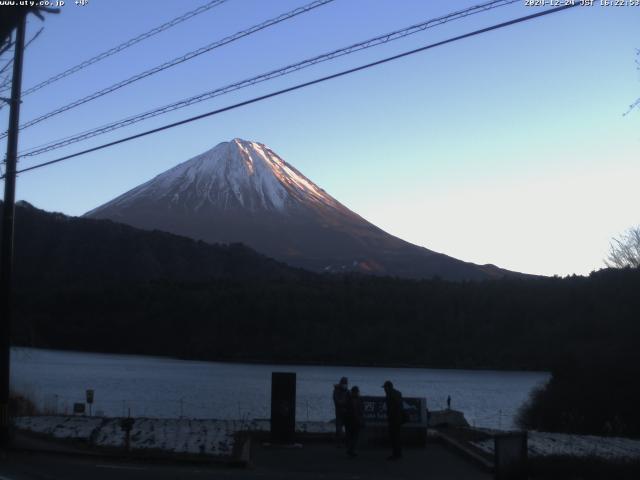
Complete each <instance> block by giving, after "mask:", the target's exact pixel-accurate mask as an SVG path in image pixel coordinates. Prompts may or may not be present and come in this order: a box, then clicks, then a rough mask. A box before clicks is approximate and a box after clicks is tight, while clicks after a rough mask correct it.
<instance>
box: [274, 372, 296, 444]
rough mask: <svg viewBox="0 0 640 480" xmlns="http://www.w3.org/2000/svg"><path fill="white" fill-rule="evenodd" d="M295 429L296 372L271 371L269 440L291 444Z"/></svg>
mask: <svg viewBox="0 0 640 480" xmlns="http://www.w3.org/2000/svg"><path fill="white" fill-rule="evenodd" d="M295 431H296V374H295V373H284V372H272V373H271V442H272V443H280V444H292V443H293V442H294V440H295Z"/></svg>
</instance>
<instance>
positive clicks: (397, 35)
mask: <svg viewBox="0 0 640 480" xmlns="http://www.w3.org/2000/svg"><path fill="white" fill-rule="evenodd" d="M519 1H520V0H493V1H490V2H487V3H483V4H480V5H476V6H473V7H470V8H467V9H464V10H459V11H456V12H452V13H449V14H447V15H444V16H441V17H437V18H433V19H430V20H427V21H424V22H422V23H418V24H415V25H411V26H409V27H406V28H403V29H400V30H395V31H393V32H389V33H385V34H384V35H379V36H377V37H374V38H371V39H369V40H365V41H362V42H358V43H355V44H353V45H350V46H348V47H344V48H340V49H337V50H333V51H331V52H328V53H324V54H321V55H317V56H315V57H312V58H308V59H306V60H302V61H300V62H297V63H294V64H291V65H287V66H285V67H282V68H279V69H277V70H272V71H270V72H267V73H263V74H260V75H258V76H255V77H252V78H249V79H245V80H242V81H239V82H235V83H232V84H230V85H226V86H224V87H219V88H216V89H214V90H210V91H208V92H204V93H201V94H198V95H195V96H192V97H189V98H186V99H183V100H179V101H177V102H174V103H171V104H168V105H164V106H162V107H159V108H156V109H153V110H150V111H147V112H144V113H140V114H137V115H134V116H132V117H128V118H125V119H123V120H118V121H116V122H112V123H109V124H106V125H102V126H100V127H97V128H93V129H90V130H85V131H83V132H80V133H77V134H74V135H72V136H69V137H65V138H62V139H58V140H54V141H52V142H47V143H46V144H44V145H39V146H37V147H34V148H32V149H29V150H27V151H25V153H21V155H20V158H25V157H31V156H36V155H40V154H42V153H45V152H49V151H52V150H57V149H59V148H62V147H66V146H68V145H71V144H74V143H78V142H80V141H82V140H86V139H88V138H92V137H95V136H98V135H102V134H105V133H108V132H111V131H113V130H117V129H119V128H123V127H127V126H130V125H133V124H135V123H139V122H141V121H144V120H148V119H150V118H153V117H156V116H159V115H162V114H165V113H168V112H172V111H174V110H179V109H181V108H185V107H188V106H191V105H194V104H196V103H200V102H203V101H205V100H210V99H211V98H214V97H218V96H221V95H225V94H227V93H230V92H233V91H236V90H240V89H242V88H246V87H249V86H253V85H255V84H257V83H261V82H264V81H267V80H271V79H273V78H277V77H281V76H284V75H288V74H290V73H293V72H296V71H299V70H302V69H304V68H308V67H311V66H313V65H316V64H319V63H322V62H325V61H328V60H333V59H335V58H338V57H341V56H344V55H349V54H351V53H355V52H357V51H360V50H364V49H368V48H372V47H375V46H377V45H381V44H384V43H388V42H391V41H394V40H398V39H401V38H404V37H407V36H409V35H413V34H416V33H419V32H421V31H424V30H426V29H428V28H433V27H436V26H438V25H442V24H444V23H447V22H450V21H453V20H458V19H461V18H465V17H468V16H470V15H475V14H477V13H481V12H485V11H487V10H491V9H494V8H498V7H503V6H506V5H509V4H512V3H516V2H519Z"/></svg>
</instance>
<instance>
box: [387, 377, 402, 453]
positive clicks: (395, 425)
mask: <svg viewBox="0 0 640 480" xmlns="http://www.w3.org/2000/svg"><path fill="white" fill-rule="evenodd" d="M382 388H384V393H385V395H386V397H387V398H386V403H387V422H388V425H389V441H390V442H391V451H392V453H391V456H390V457H389V458H387V460H398V459H399V458H402V445H401V442H400V429H401V427H402V424H403V423H404V412H403V407H402V393H400V392H399V391H398V390H396V389H395V388H393V383H391V382H390V381H389V380H387V381H386V382H384V385H383V386H382Z"/></svg>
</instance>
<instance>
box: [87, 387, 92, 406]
mask: <svg viewBox="0 0 640 480" xmlns="http://www.w3.org/2000/svg"><path fill="white" fill-rule="evenodd" d="M87 403H89V404H91V403H93V390H87Z"/></svg>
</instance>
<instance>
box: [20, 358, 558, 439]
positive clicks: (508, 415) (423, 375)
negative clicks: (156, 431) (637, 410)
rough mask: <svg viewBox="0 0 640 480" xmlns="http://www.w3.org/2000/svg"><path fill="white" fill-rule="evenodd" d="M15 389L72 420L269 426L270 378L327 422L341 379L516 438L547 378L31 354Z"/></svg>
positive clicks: (304, 412)
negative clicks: (286, 375)
mask: <svg viewBox="0 0 640 480" xmlns="http://www.w3.org/2000/svg"><path fill="white" fill-rule="evenodd" d="M11 369H12V370H11V385H12V389H14V390H15V391H18V392H21V393H24V394H26V395H28V396H29V397H30V398H32V399H33V400H34V401H35V402H36V404H37V405H38V406H39V407H40V408H43V409H46V410H48V411H50V412H52V413H53V412H56V413H65V412H66V413H71V412H72V409H73V404H74V403H75V402H84V400H85V391H86V390H87V389H93V390H94V392H95V398H94V404H93V413H96V414H104V415H106V416H123V415H128V414H129V413H130V414H131V415H132V416H145V417H159V418H170V417H180V416H184V417H189V418H218V419H225V418H235V419H241V418H268V417H269V413H270V406H269V403H270V398H271V372H274V371H276V372H295V373H296V374H297V405H296V417H297V419H298V420H330V419H332V418H333V417H334V415H333V403H332V397H331V395H332V391H333V385H334V384H335V383H337V382H338V380H339V379H340V377H342V376H346V377H348V378H349V384H350V386H352V385H358V386H359V387H360V392H361V394H363V395H380V396H382V395H384V392H383V390H382V387H381V386H382V383H383V382H384V381H385V380H391V381H392V382H393V383H394V385H395V387H396V388H397V389H398V390H400V391H401V392H402V394H403V395H404V396H406V397H414V396H415V397H426V398H427V407H428V408H429V409H431V410H439V409H442V408H444V406H445V405H446V398H447V396H448V395H450V396H451V407H452V408H454V409H456V410H461V411H463V412H464V414H465V416H466V418H467V420H468V421H469V423H471V424H472V425H476V426H484V427H492V428H502V429H508V428H513V426H514V425H513V419H514V415H515V413H516V412H517V410H518V408H519V407H520V406H521V405H522V404H523V402H525V401H526V400H527V398H528V396H529V393H530V392H531V390H532V389H534V388H535V387H536V386H539V385H542V384H544V383H545V382H546V381H547V380H548V379H549V374H548V373H545V372H509V371H496V370H445V369H431V368H382V367H340V366H309V365H268V364H243V363H221V362H196V361H188V360H176V359H170V358H162V357H146V356H137V355H114V354H97V353H82V352H66V351H55V350H42V349H33V348H17V347H14V348H13V349H12V351H11Z"/></svg>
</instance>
